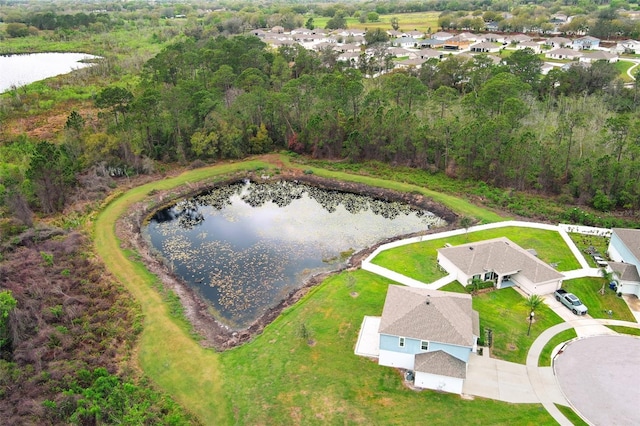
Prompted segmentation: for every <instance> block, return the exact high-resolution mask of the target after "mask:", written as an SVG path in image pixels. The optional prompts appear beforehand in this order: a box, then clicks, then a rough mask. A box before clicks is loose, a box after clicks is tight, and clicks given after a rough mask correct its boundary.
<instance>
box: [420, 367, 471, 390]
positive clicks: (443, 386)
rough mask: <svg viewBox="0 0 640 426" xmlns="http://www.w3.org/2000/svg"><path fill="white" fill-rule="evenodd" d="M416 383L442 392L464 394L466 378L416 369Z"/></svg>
mask: <svg viewBox="0 0 640 426" xmlns="http://www.w3.org/2000/svg"><path fill="white" fill-rule="evenodd" d="M415 374H416V375H415V381H414V384H415V385H416V386H417V387H420V388H424V389H433V390H437V391H442V392H449V393H456V394H458V395H460V394H462V385H463V384H464V379H458V378H455V377H448V376H439V375H437V374H429V373H422V372H420V371H416V373H415Z"/></svg>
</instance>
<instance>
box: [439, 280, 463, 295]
mask: <svg viewBox="0 0 640 426" xmlns="http://www.w3.org/2000/svg"><path fill="white" fill-rule="evenodd" d="M439 290H441V291H451V292H453V293H466V294H469V292H468V291H467V290H466V289H465V288H464V287H463V286H462V284H460V283H459V282H458V281H454V282H452V283H449V284H447V285H445V286H442V287H440V288H439Z"/></svg>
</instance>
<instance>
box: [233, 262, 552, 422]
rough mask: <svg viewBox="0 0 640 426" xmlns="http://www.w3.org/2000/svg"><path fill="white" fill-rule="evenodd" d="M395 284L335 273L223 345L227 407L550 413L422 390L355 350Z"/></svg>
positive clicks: (267, 415) (327, 414)
mask: <svg viewBox="0 0 640 426" xmlns="http://www.w3.org/2000/svg"><path fill="white" fill-rule="evenodd" d="M348 277H351V278H348ZM388 284H389V283H388V280H387V279H384V278H382V277H379V276H377V275H375V274H371V273H368V272H366V271H362V270H358V271H355V272H348V273H347V272H345V273H342V274H340V275H336V276H333V277H331V278H329V279H328V280H326V281H325V282H323V283H322V284H321V285H320V286H318V287H317V288H315V289H314V290H313V291H312V293H311V294H309V295H308V296H307V297H306V298H305V299H304V300H303V301H302V302H301V303H298V304H296V305H295V306H293V307H292V308H290V309H289V310H287V311H286V312H284V313H283V315H281V316H280V317H279V318H278V319H277V320H276V321H275V322H273V323H272V324H271V325H270V326H269V327H267V329H266V330H265V332H264V333H263V334H262V335H260V336H258V337H257V338H256V339H255V340H254V341H252V342H251V343H249V344H247V345H244V346H242V347H239V348H236V349H234V350H232V351H228V352H225V353H223V354H222V355H221V361H222V367H223V370H222V373H223V376H224V379H223V382H224V384H225V386H224V391H225V393H227V395H228V397H229V400H230V405H229V407H228V409H227V411H228V412H230V413H234V419H233V420H234V422H235V423H237V424H292V423H297V422H299V421H300V420H303V423H304V424H362V423H366V424H406V421H407V419H406V418H399V417H398V416H397V413H399V412H407V411H411V412H412V413H413V414H414V415H415V416H416V418H422V419H424V418H430V419H437V421H435V423H437V424H451V423H454V422H471V423H474V424H479V423H486V424H507V423H508V424H537V423H539V422H542V423H548V422H549V421H550V419H549V417H548V416H547V414H546V413H545V412H543V411H541V410H540V408H539V406H537V405H527V404H525V405H520V404H507V403H500V402H496V401H489V400H484V399H476V400H473V401H466V400H462V399H461V398H460V397H458V396H455V395H447V394H442V393H437V392H432V391H421V392H415V391H413V390H410V389H408V388H405V387H404V386H403V379H402V377H401V376H400V375H399V374H398V373H397V372H396V370H394V369H392V368H387V367H380V366H378V365H377V364H376V362H375V361H372V360H370V359H367V358H362V357H359V356H356V355H354V353H353V349H354V347H355V343H356V340H357V336H358V331H359V328H360V325H361V323H362V319H363V317H364V316H365V315H380V314H381V313H382V307H383V304H384V298H385V295H386V290H387V287H388ZM352 292H356V293H357V297H353V296H352V295H351V293H352ZM303 326H304V327H303ZM303 330H305V332H303ZM305 334H306V336H305ZM309 339H311V340H312V342H311V344H310V343H309ZM529 416H531V417H529Z"/></svg>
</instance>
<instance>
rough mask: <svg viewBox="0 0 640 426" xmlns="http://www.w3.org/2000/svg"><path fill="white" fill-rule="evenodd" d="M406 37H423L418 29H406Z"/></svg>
mask: <svg viewBox="0 0 640 426" xmlns="http://www.w3.org/2000/svg"><path fill="white" fill-rule="evenodd" d="M407 37H413V38H424V33H423V32H422V31H418V30H413V31H407Z"/></svg>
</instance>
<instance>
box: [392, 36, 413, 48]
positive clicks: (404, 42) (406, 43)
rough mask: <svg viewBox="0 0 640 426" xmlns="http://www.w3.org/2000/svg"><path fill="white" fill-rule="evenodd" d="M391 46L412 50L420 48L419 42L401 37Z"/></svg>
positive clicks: (394, 40)
mask: <svg viewBox="0 0 640 426" xmlns="http://www.w3.org/2000/svg"><path fill="white" fill-rule="evenodd" d="M391 44H393V45H394V46H398V47H404V48H408V47H409V48H411V47H416V46H418V40H416V39H415V38H411V37H400V38H396V39H393V40H391Z"/></svg>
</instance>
